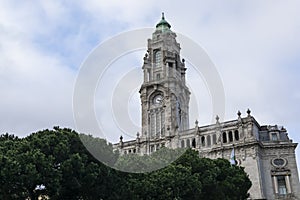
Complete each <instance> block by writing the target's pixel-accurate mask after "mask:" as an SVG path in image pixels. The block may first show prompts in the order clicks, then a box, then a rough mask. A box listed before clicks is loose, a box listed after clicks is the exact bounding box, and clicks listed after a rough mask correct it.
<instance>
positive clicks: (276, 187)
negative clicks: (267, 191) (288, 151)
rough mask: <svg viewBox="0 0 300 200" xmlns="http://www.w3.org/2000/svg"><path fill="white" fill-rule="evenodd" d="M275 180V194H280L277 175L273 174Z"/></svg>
mask: <svg viewBox="0 0 300 200" xmlns="http://www.w3.org/2000/svg"><path fill="white" fill-rule="evenodd" d="M273 182H274V189H275V194H278V182H277V177H276V176H273Z"/></svg>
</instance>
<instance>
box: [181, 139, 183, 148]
mask: <svg viewBox="0 0 300 200" xmlns="http://www.w3.org/2000/svg"><path fill="white" fill-rule="evenodd" d="M181 148H184V140H181Z"/></svg>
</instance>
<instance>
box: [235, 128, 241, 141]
mask: <svg viewBox="0 0 300 200" xmlns="http://www.w3.org/2000/svg"><path fill="white" fill-rule="evenodd" d="M234 139H235V140H239V139H240V135H239V131H238V130H235V131H234Z"/></svg>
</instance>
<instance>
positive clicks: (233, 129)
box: [114, 16, 300, 199]
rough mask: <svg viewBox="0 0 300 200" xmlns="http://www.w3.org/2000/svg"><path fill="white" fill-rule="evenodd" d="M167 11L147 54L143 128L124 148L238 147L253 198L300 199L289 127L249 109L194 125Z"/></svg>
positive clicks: (221, 151) (209, 152)
mask: <svg viewBox="0 0 300 200" xmlns="http://www.w3.org/2000/svg"><path fill="white" fill-rule="evenodd" d="M170 28H171V26H170V24H169V23H168V22H167V21H166V20H165V19H164V16H163V17H162V19H161V21H160V22H159V23H158V24H157V25H156V29H155V32H154V33H153V35H152V38H151V39H149V40H148V50H147V53H146V55H145V57H144V64H143V67H142V69H143V72H144V82H143V84H142V86H141V88H140V98H141V106H142V132H141V135H140V134H139V133H138V134H137V138H136V140H132V141H126V142H125V141H123V140H122V137H121V138H120V142H119V143H118V144H115V145H114V147H115V148H117V149H118V150H119V151H120V152H121V153H122V154H128V153H138V154H141V155H143V154H150V153H152V152H154V151H156V150H158V149H159V148H160V147H162V146H165V147H168V148H185V147H190V148H193V149H195V150H197V151H198V152H199V156H202V157H208V158H212V159H216V158H227V159H229V158H230V154H231V152H232V150H233V149H234V152H235V158H236V162H237V164H238V165H240V166H243V167H245V171H246V172H247V173H248V174H249V177H250V179H251V181H252V187H251V189H250V191H249V192H250V195H251V196H250V198H251V199H300V186H299V177H298V170H297V164H296V158H295V149H296V147H297V143H293V141H292V140H290V139H289V137H288V134H287V131H286V129H285V128H284V127H279V126H277V125H275V126H270V125H260V124H259V123H258V122H257V121H256V120H255V118H254V117H253V116H252V115H251V111H250V110H249V109H248V111H247V115H246V116H245V117H242V116H241V113H240V112H238V113H237V118H236V119H235V120H232V121H226V122H220V121H219V118H218V116H217V117H216V122H215V124H211V125H207V126H199V125H198V122H197V121H196V122H195V126H194V128H191V129H190V128H189V118H188V116H189V100H190V92H189V89H188V87H187V86H186V83H185V78H186V77H185V75H186V74H185V71H186V67H185V63H184V60H183V59H180V44H179V43H177V41H176V34H175V33H174V32H172V31H171V29H170Z"/></svg>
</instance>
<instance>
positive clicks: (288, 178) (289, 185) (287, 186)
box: [285, 175, 292, 194]
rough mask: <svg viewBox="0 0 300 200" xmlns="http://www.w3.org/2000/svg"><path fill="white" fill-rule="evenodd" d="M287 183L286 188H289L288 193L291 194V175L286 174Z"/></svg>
mask: <svg viewBox="0 0 300 200" xmlns="http://www.w3.org/2000/svg"><path fill="white" fill-rule="evenodd" d="M285 184H286V190H287V193H288V194H289V193H292V189H291V183H290V177H289V175H286V176H285Z"/></svg>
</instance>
